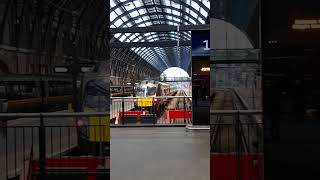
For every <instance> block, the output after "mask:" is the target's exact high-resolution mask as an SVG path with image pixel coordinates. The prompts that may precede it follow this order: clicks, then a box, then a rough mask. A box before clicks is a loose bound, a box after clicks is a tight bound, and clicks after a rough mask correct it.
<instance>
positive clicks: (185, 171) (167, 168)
mask: <svg viewBox="0 0 320 180" xmlns="http://www.w3.org/2000/svg"><path fill="white" fill-rule="evenodd" d="M209 139H210V136H209V131H187V130H186V128H185V127H170V128H143V129H141V128H112V129H111V146H110V147H111V150H110V151H111V154H110V155H111V157H112V158H111V161H110V163H111V164H110V166H111V167H112V173H111V179H121V180H132V179H139V180H150V179H152V180H163V179H166V180H194V179H198V180H208V179H210V152H209V151H210V141H209Z"/></svg>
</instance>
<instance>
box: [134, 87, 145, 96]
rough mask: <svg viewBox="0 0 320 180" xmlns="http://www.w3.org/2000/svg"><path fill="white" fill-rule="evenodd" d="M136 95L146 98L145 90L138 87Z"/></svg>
mask: <svg viewBox="0 0 320 180" xmlns="http://www.w3.org/2000/svg"><path fill="white" fill-rule="evenodd" d="M136 95H137V96H139V97H144V96H145V88H142V87H137V89H136Z"/></svg>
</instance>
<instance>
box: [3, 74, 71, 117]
mask: <svg viewBox="0 0 320 180" xmlns="http://www.w3.org/2000/svg"><path fill="white" fill-rule="evenodd" d="M41 79H43V82H44V83H43V85H44V88H41V87H40V85H41ZM70 81H71V80H70V78H69V79H68V78H67V77H61V76H53V75H52V76H48V75H41V76H32V75H13V74H5V75H3V78H1V79H0V99H1V100H2V101H4V102H6V103H7V107H8V108H7V110H6V112H10V113H16V112H39V110H40V108H41V97H42V93H43V94H44V98H45V99H44V101H45V102H47V104H48V109H47V110H48V111H58V110H64V109H66V108H67V106H68V103H70V102H71V101H72V85H71V83H70ZM41 89H44V92H41ZM42 110H43V109H42Z"/></svg>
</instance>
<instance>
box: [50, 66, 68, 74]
mask: <svg viewBox="0 0 320 180" xmlns="http://www.w3.org/2000/svg"><path fill="white" fill-rule="evenodd" d="M54 72H55V73H68V72H69V68H68V67H65V66H56V67H54Z"/></svg>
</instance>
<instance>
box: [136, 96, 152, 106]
mask: <svg viewBox="0 0 320 180" xmlns="http://www.w3.org/2000/svg"><path fill="white" fill-rule="evenodd" d="M152 101H153V98H138V106H139V107H150V106H152Z"/></svg>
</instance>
